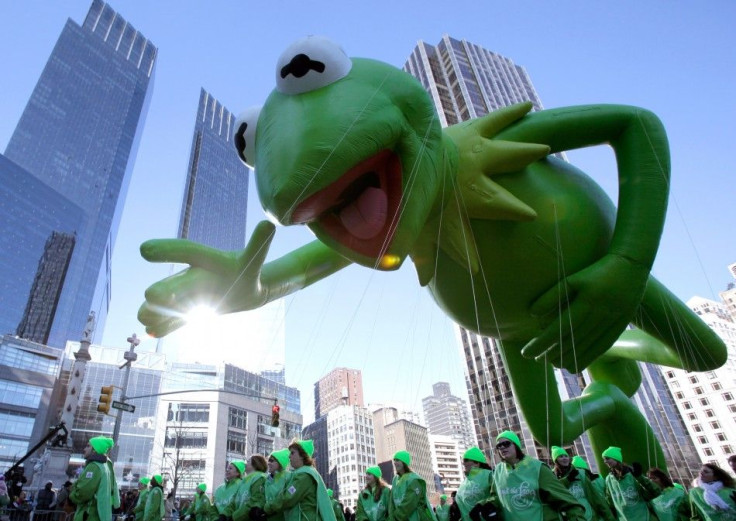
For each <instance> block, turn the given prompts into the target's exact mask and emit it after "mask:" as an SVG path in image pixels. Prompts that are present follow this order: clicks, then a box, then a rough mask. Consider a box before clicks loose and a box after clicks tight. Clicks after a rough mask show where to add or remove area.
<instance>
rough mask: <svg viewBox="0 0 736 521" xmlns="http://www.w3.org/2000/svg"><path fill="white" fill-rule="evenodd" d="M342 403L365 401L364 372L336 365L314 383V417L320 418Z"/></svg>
mask: <svg viewBox="0 0 736 521" xmlns="http://www.w3.org/2000/svg"><path fill="white" fill-rule="evenodd" d="M340 405H358V406H359V407H365V404H364V403H363V373H361V372H360V370H358V369H347V368H345V367H336V368H335V369H333V370H332V371H330V372H329V373H327V374H326V375H325V376H323V377H322V378H320V379H319V381H318V382H316V383H315V384H314V417H315V418H319V417H321V416H324V415H325V414H327V413H328V412H330V411H331V410H332V409H334V408H335V407H339V406H340Z"/></svg>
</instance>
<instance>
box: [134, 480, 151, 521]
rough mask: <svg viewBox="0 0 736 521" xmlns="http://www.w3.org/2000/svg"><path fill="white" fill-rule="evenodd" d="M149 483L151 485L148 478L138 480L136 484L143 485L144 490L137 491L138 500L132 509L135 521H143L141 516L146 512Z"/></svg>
mask: <svg viewBox="0 0 736 521" xmlns="http://www.w3.org/2000/svg"><path fill="white" fill-rule="evenodd" d="M149 483H151V478H149V477H141V478H140V479H139V480H138V484H139V485H144V488H141V489H139V490H138V500H137V501H136V503H135V508H134V509H133V514H134V515H135V521H143V515H144V513H145V511H146V498H147V497H148V492H149V491H150V488H149V487H148V485H149Z"/></svg>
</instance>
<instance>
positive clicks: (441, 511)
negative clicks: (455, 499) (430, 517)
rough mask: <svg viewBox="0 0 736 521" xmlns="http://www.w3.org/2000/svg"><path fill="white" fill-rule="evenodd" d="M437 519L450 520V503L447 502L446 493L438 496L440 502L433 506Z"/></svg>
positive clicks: (441, 520)
mask: <svg viewBox="0 0 736 521" xmlns="http://www.w3.org/2000/svg"><path fill="white" fill-rule="evenodd" d="M434 515H435V517H436V518H437V521H450V505H448V504H447V494H442V495H441V496H440V504H439V505H437V506H436V507H434Z"/></svg>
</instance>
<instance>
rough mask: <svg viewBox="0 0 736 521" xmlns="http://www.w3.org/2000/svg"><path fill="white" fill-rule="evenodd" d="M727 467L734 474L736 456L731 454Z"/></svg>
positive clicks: (735, 471)
mask: <svg viewBox="0 0 736 521" xmlns="http://www.w3.org/2000/svg"><path fill="white" fill-rule="evenodd" d="M728 466H729V467H731V472H733V473H734V474H736V454H731V455H730V456H729V457H728Z"/></svg>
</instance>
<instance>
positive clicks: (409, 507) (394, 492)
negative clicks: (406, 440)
mask: <svg viewBox="0 0 736 521" xmlns="http://www.w3.org/2000/svg"><path fill="white" fill-rule="evenodd" d="M393 459H394V461H400V462H401V463H403V464H404V465H405V469H406V470H407V471H406V472H404V473H403V474H400V475H395V476H394V479H393V481H392V482H391V501H390V502H389V504H388V518H389V521H428V520H435V521H436V518H435V515H434V511H433V510H432V506H431V505H430V504H429V500H428V499H427V484H426V483H425V482H424V480H423V479H422V478H421V477H420V476H419V475H418V474H416V473H414V472H412V471H411V469H410V465H411V454H409V453H408V452H407V451H405V450H400V451H398V452H397V453H396V454H394V457H393ZM397 474H399V473H398V472H397Z"/></svg>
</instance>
